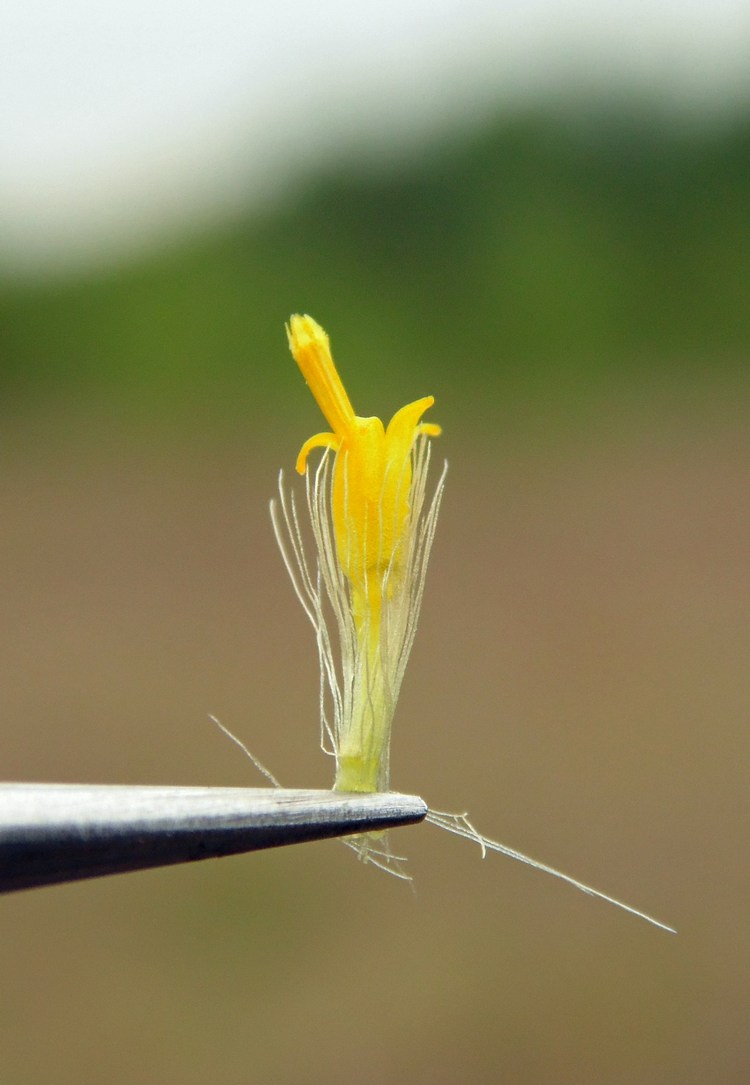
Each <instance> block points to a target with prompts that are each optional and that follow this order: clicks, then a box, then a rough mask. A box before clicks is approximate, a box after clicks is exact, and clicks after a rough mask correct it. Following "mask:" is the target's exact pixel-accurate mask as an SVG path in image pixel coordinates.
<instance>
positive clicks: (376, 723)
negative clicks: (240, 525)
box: [274, 316, 443, 791]
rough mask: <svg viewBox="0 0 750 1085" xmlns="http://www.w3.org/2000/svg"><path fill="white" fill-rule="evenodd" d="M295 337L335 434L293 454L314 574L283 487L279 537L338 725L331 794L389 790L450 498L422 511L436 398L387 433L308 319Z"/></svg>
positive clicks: (327, 728) (297, 323)
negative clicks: (393, 747) (395, 731)
mask: <svg viewBox="0 0 750 1085" xmlns="http://www.w3.org/2000/svg"><path fill="white" fill-rule="evenodd" d="M287 335H288V337H289V346H290V349H291V351H292V354H293V356H294V358H295V360H296V362H297V364H298V365H299V367H300V369H301V371H302V373H303V375H304V377H305V380H306V381H307V383H308V385H309V386H310V390H311V391H312V393H313V395H314V396H315V399H316V400H317V403H318V406H319V407H320V409H321V411H322V412H323V415H324V416H325V418H326V421H327V422H328V424H329V425H330V427H331V430H330V431H329V432H325V433H318V434H315V436H313V437H310V439H309V440H307V441H305V443H304V445H303V446H302V449H301V451H300V453H299V456H298V457H297V471H298V472H299V473H300V474H303V475H304V474H307V476H308V486H307V500H308V506H309V511H310V519H311V523H312V530H313V535H314V538H315V543H316V549H317V564H316V569H315V570H313V569H311V567H310V565H309V563H308V560H307V556H306V554H305V552H304V544H303V540H302V536H301V533H300V530H299V521H298V518H297V515H296V510H295V509H294V507H293V502H290V501H289V500H288V499H287V498H286V496H285V494H284V492H283V490H282V491H281V504H280V508H281V515H280V516H279V514H278V511H276V512H275V515H274V523H275V526H276V533H277V537H278V538H279V543H280V545H281V547H282V552H283V553H284V556H285V559H286V562H287V567H288V568H289V571H290V574H291V575H292V580H293V582H294V584H295V588H296V589H297V593H298V595H300V598H301V599H302V601H303V605H305V607H306V609H307V612H308V615H309V616H310V618H311V620H312V622H313V625H314V626H315V629H316V633H317V639H318V646H319V650H320V654H321V676H322V681H323V685H324V687H327V688H328V692H329V694H330V699H331V701H332V703H333V715H334V720H333V723H332V724H331V723H330V722H329V721H328V719H327V717H326V716H325V715H324V719H323V731H324V735H326V736H327V737H328V739H329V746H330V747H331V752H332V753H333V754H334V755H335V757H336V782H335V787H336V788H337V789H338V790H342V791H377V790H381V791H384V790H387V788H388V783H389V771H388V751H389V742H390V729H391V721H392V718H393V712H394V709H395V705H396V699H397V697H398V692H399V688H400V685H401V680H402V678H403V673H404V668H405V666H406V661H407V658H408V655H409V651H410V650H411V645H412V641H413V639H414V633H415V630H416V622H417V617H418V614H419V607H420V604H421V599H422V590H423V587H424V578H425V573H426V566H427V559H428V556H429V551H430V547H431V544H432V538H433V534H434V528H435V521H436V519H437V513H438V508H439V504H440V497H441V494H442V484H443V479H442V478H441V480H440V482H439V483H438V487H437V489H436V491H435V494H434V496H433V498H432V500H431V501H430V502H429V504H428V505H427V506H425V484H426V474H427V467H428V464H429V443H428V441H427V438H429V437H437V436H438V434H439V433H440V427H439V426H437V425H435V424H434V423H429V422H423V421H422V416H423V414H424V413H425V411H426V410H427V409H428V408H429V407H431V406H432V404H433V402H434V400H433V398H432V396H426V397H424V398H423V399H419V400H416V402H414V403H409V404H407V406H405V407H402V408H401V410H400V411H397V412H396V414H395V415H394V416H393V418H392V419H391V421H390V422H389V424H388V426H387V427H385V426H384V425H383V423H382V421H381V420H380V419H379V418H361V417H359V416H358V415H356V414H355V413H354V408H353V407H352V405H351V402H350V400H349V397H348V395H347V393H346V390H345V389H344V386H343V384H342V382H341V378H340V377H339V375H338V372H337V371H336V367H335V365H334V362H333V358H332V356H331V349H330V345H329V341H328V336H327V335H326V333H325V332H324V331H323V329H322V328H321V327H320V325H319V324H317V323H316V321H314V320H313V319H312V317H309V316H293V317H292V318H291V320H290V322H289V327H288V328H287ZM317 448H322V449H324V450H326V453H328V452H333V453H334V454H335V459H334V463H333V470H332V473H329V461H328V455H324V456H323V458H322V460H321V462H320V464H319V465H318V468H317V470H316V472H315V473H314V477H313V479H312V480H311V478H310V472H308V456H309V454H310V452H312V451H313V449H317ZM290 556H292V557H293V560H290ZM321 585H322V588H323V590H322V591H321ZM326 601H327V605H326ZM326 610H328V611H329V612H330V611H332V612H333V615H334V617H335V620H336V624H337V626H338V641H339V646H340V649H341V659H340V661H337V660H336V659H335V658H334V655H333V652H332V643H331V641H332V638H331V636H330V634H329V631H328V624H327V619H326ZM322 700H324V698H322Z"/></svg>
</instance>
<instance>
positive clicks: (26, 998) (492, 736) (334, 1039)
mask: <svg viewBox="0 0 750 1085" xmlns="http://www.w3.org/2000/svg"><path fill="white" fill-rule="evenodd" d="M748 398H750V397H749V396H748V394H747V391H744V392H741V393H739V394H738V393H736V392H732V391H731V390H728V391H726V392H720V391H718V390H717V391H715V392H711V391H710V390H709V391H707V390H706V389H702V390H698V391H697V392H695V395H694V396H693V397H692V398H691V397H690V396H689V395H683V396H682V398H680V399H673V397H672V396H671V393H670V391H669V390H668V389H663V390H662V392H661V393H660V394H658V395H655V396H653V397H649V402H648V404H647V405H642V406H641V407H639V408H636V407H632V406H631V407H630V408H627V412H628V416H627V418H626V419H623V415H622V411H623V408H622V405H621V404H619V403H616V402H614V401H613V402H611V403H602V405H601V409H600V410H599V411H598V412H593V413H592V415H591V418H592V419H594V418H595V421H590V422H588V423H587V424H586V425H585V426H584V427H583V428H582V429H581V431H579V432H577V433H575V434H573V433H570V432H568V433H567V434H559V435H557V436H549V435H548V436H547V437H545V438H544V439H542V438H541V437H540V434H539V433H536V434H533V435H532V434H531V433H530V432H529V431H527V430H525V429H524V427H523V426H522V425H521V426H519V427H518V428H517V429H516V430H514V431H512V432H498V433H497V434H489V435H488V434H487V432H483V428H482V425H481V421H480V419H479V418H477V419H476V420H475V424H476V431H477V433H476V435H475V434H470V433H469V432H468V431H467V430H466V429H465V428H464V431H463V432H459V433H456V432H452V431H451V430H448V431H447V432H446V435H445V437H444V438H443V439H442V441H441V445H440V450H441V452H443V453H444V454H445V455H446V456H448V458H449V460H450V464H451V468H450V473H449V478H448V486H447V493H446V500H445V504H444V512H443V517H442V522H441V525H440V529H439V532H438V536H437V540H436V544H435V549H434V552H433V557H432V565H431V570H430V577H429V582H428V590H427V594H426V599H425V605H424V610H423V616H422V624H421V628H420V631H419V635H418V637H417V642H416V646H415V650H414V654H413V657H412V662H411V665H410V670H409V672H408V673H407V679H406V683H405V688H404V691H403V695H402V701H401V704H400V706H399V711H398V714H397V719H396V725H395V731H394V744H393V766H394V781H393V782H394V786H395V787H397V788H399V789H401V790H405V791H412V792H417V793H420V794H422V795H424V797H425V798H426V799H427V800H428V801H429V802H430V803H431V804H433V805H435V806H436V807H438V808H441V809H453V810H463V809H468V810H470V812H471V814H472V817H473V820H474V821H475V822H476V824H477V825H478V826H479V827H480V828H481V829H482V830H483V831H485V832H487V833H488V834H490V835H496V836H497V837H498V838H499V839H501V840H503V841H505V842H507V843H509V844H511V845H513V846H516V847H518V848H520V849H523V850H526V851H528V852H530V853H531V854H532V855H537V856H539V858H541V859H544V860H546V861H547V862H550V863H552V864H554V865H557V866H560V867H562V868H563V869H565V870H568V871H570V872H571V873H573V874H575V875H576V876H578V877H580V878H582V879H585V880H589V881H591V882H592V883H593V884H595V885H597V886H598V887H600V888H602V889H604V890H606V891H608V892H610V893H613V894H615V895H619V896H621V897H623V898H625V899H626V900H628V901H629V902H632V903H633V904H635V905H636V906H638V907H642V908H644V909H646V910H648V911H652V912H653V913H654V914H656V915H657V916H659V917H660V918H662V919H664V920H666V921H668V922H670V923H673V924H674V925H675V926H677V927H678V928H679V931H680V933H679V935H678V936H677V937H676V938H675V937H671V936H669V935H667V934H663V933H661V932H659V931H656V930H654V929H652V928H650V927H648V926H647V925H646V924H644V923H641V922H639V921H637V920H634V919H633V918H632V917H630V916H627V915H625V914H623V913H621V912H618V911H616V910H615V909H613V908H611V907H608V906H607V905H605V904H602V903H600V902H595V901H593V900H590V899H587V898H586V897H585V896H583V895H581V894H578V893H576V892H574V891H573V890H571V889H569V888H567V887H565V886H563V885H562V884H559V883H556V882H555V881H553V880H551V879H549V878H547V877H545V876H543V875H541V874H538V873H535V872H532V871H530V870H528V869H527V868H524V867H521V866H520V865H518V864H514V863H512V862H510V861H509V860H504V859H501V858H499V857H494V858H490V859H488V860H487V861H486V862H484V863H483V862H481V860H480V858H479V855H478V853H477V850H476V849H475V848H473V847H471V846H470V845H469V844H466V843H462V842H459V841H456V840H454V839H452V838H449V837H447V836H444V835H441V834H439V833H438V832H437V831H436V830H434V829H430V828H427V827H423V826H422V827H415V828H410V829H407V830H403V831H402V832H400V833H399V834H398V837H397V838H394V840H395V842H396V843H397V847H398V849H401V850H402V851H403V852H404V853H406V854H408V855H409V857H410V862H411V870H412V873H413V874H414V877H415V885H416V892H415V893H411V892H410V891H409V889H408V888H406V887H404V885H403V884H401V883H399V882H397V881H396V880H394V879H389V878H387V877H385V876H384V875H381V874H379V873H378V872H376V871H374V870H372V869H368V868H364V867H362V866H360V865H358V864H357V862H356V861H355V860H354V859H353V857H351V856H350V854H349V853H348V852H347V851H346V850H345V849H344V848H342V847H340V846H338V845H335V844H330V843H329V844H315V845H310V846H306V847H298V848H290V849H284V850H281V851H278V852H276V853H273V854H264V855H258V856H252V857H246V858H236V859H227V860H222V861H220V862H211V863H205V864H198V865H195V866H192V867H190V868H187V867H186V868H181V869H174V870H167V871H163V872H149V873H144V874H139V875H129V876H123V877H117V878H110V879H103V880H101V881H98V882H91V883H82V884H80V885H76V886H70V887H64V888H59V889H49V890H41V891H35V892H31V893H25V894H18V895H15V896H12V897H8V898H5V899H2V900H0V923H1V924H2V932H3V933H2V938H1V939H0V945H1V946H2V949H1V950H0V975H1V976H2V979H1V981H0V991H1V992H2V995H1V999H2V1001H1V1003H0V1081H2V1082H3V1083H5V1082H7V1083H9V1085H32V1083H33V1085H37V1083H39V1082H49V1083H55V1085H87V1083H92V1085H93V1083H100V1082H107V1083H109V1085H119V1083H126V1082H127V1083H132V1082H139V1081H159V1082H163V1083H166V1082H175V1083H177V1082H179V1083H180V1085H194V1083H195V1085H205V1083H207V1082H211V1083H212V1085H224V1083H235V1082H248V1083H250V1082H259V1083H277V1082H278V1083H282V1082H290V1081H300V1082H311V1083H316V1082H325V1083H327V1085H332V1083H342V1085H343V1083H346V1082H355V1081H356V1082H363V1083H370V1082H372V1083H375V1082H402V1081H403V1082H409V1083H418V1085H421V1083H424V1085H427V1083H433V1082H458V1081H462V1082H494V1081H507V1082H514V1083H527V1082H528V1083H530V1085H532V1083H537V1085H538V1083H547V1082H549V1083H555V1085H559V1083H568V1082H570V1083H576V1085H585V1083H592V1085H593V1083H597V1085H602V1083H608V1085H609V1083H611V1085H623V1083H639V1085H640V1083H647V1085H667V1083H669V1085H673V1083H674V1085H677V1083H680V1085H689V1083H695V1085H698V1083H701V1085H703V1083H705V1082H708V1081H711V1082H726V1083H730V1082H731V1083H734V1082H736V1083H738V1085H739V1083H744V1082H746V1081H747V1080H748V1079H750V1040H749V1039H748V1033H747V1007H748V1003H749V995H750V990H749V986H750V984H749V981H748V963H749V962H750V935H749V932H748V923H747V902H748V899H749V898H750V872H749V871H748V864H747V861H746V850H747V849H746V841H747V812H748V799H747V796H748V787H747V773H748V765H749V763H750V735H749V733H748V726H747V725H748V705H749V704H750V667H749V666H748V656H749V645H750V637H749V634H750V567H749V565H748V554H749V553H750V548H749V547H748V536H749V535H750V432H749V430H748V425H747V417H748V415H747V408H748V406H750V404H748V402H747V400H748ZM435 417H436V418H438V414H437V413H436V415H435ZM306 436H308V434H307V433H305V432H301V433H298V434H294V435H290V434H288V433H286V432H280V433H278V434H276V433H273V432H272V431H271V430H270V428H269V435H267V437H266V438H264V439H263V440H260V439H258V438H255V439H252V440H251V439H248V438H247V437H246V436H243V435H235V436H231V435H226V434H225V435H224V436H223V437H217V436H216V435H215V434H211V433H203V432H196V433H194V434H191V435H189V436H184V435H183V436H182V437H177V436H175V438H174V439H173V440H172V441H171V442H165V440H164V437H163V434H162V433H161V431H159V432H155V433H154V434H153V435H151V434H150V433H149V431H148V427H147V425H146V424H145V423H144V424H143V425H142V427H141V428H136V427H134V426H132V425H131V426H128V425H125V424H123V423H120V422H118V421H117V419H115V418H110V417H108V414H107V410H106V407H105V406H104V405H102V404H99V405H98V406H96V407H93V406H92V407H91V408H88V407H86V406H84V405H82V406H81V407H80V408H78V409H77V410H76V411H71V412H68V413H65V414H63V413H58V412H56V411H54V410H52V409H51V410H50V413H49V414H46V415H45V414H44V413H43V412H41V411H36V412H27V413H26V414H25V415H24V414H21V415H19V416H18V417H17V418H15V420H14V421H13V422H12V424H10V426H8V425H7V424H6V429H5V433H4V436H3V441H2V448H3V451H2V453H1V454H0V510H1V513H0V515H1V517H2V519H1V523H2V530H1V531H0V554H1V555H2V556H1V557H0V576H1V577H2V592H1V597H2V610H3V620H2V627H1V630H0V668H1V669H2V684H1V688H2V701H3V713H2V716H3V719H2V750H1V755H2V775H3V777H4V778H6V779H36V780H71V781H73V780H77V781H101V782H108V781H109V782H119V781H122V782H130V783H150V782H154V783H171V784H181V783H184V784H189V783H200V784H217V785H243V784H250V785H255V784H257V783H259V782H260V781H258V779H257V777H256V775H255V774H254V771H253V769H252V766H251V765H250V764H249V763H248V762H246V761H245V760H244V759H243V758H242V756H241V754H240V753H239V752H238V751H237V750H236V748H235V747H234V746H233V745H232V744H231V743H229V742H228V741H227V740H226V739H225V738H223V737H222V736H221V735H220V734H218V733H217V732H216V730H215V729H214V728H212V726H211V725H210V724H209V722H208V719H207V714H208V713H209V712H214V713H216V714H217V715H218V716H219V717H220V718H221V719H222V721H223V722H224V723H225V724H226V725H227V726H229V727H230V728H232V729H233V730H234V731H235V732H236V733H237V734H238V735H240V736H241V737H242V738H243V740H245V741H246V742H247V743H248V744H249V745H250V746H251V747H252V749H253V750H254V751H255V752H257V754H258V755H259V756H260V757H261V758H262V760H264V761H265V762H266V763H267V764H268V765H269V766H270V767H272V769H273V771H274V772H275V773H277V775H278V776H279V777H280V778H281V779H282V781H283V782H284V783H285V784H288V785H289V786H328V784H329V783H330V780H331V778H332V770H331V765H330V764H329V762H328V761H327V759H326V758H325V757H324V756H323V755H322V754H321V753H320V752H319V751H318V749H317V719H316V704H317V665H316V660H315V653H314V644H313V640H312V635H311V631H310V629H309V628H308V627H307V626H306V621H305V619H304V616H303V614H302V612H301V610H300V609H299V607H298V605H297V603H296V601H295V599H294V598H293V595H292V591H291V588H290V586H289V584H288V583H287V580H286V574H285V572H284V570H283V567H282V565H281V562H280V560H279V558H278V555H277V554H276V553H275V549H274V544H273V540H272V536H271V530H270V526H269V522H268V515H267V511H266V503H267V500H268V498H269V497H270V496H271V495H272V493H273V490H274V486H275V477H276V473H277V470H278V467H279V466H280V465H282V464H283V463H286V465H287V466H288V467H291V465H292V463H293V457H294V455H295V454H296V451H297V446H298V445H299V444H300V443H301V441H302V440H303V439H304V438H305V437H306Z"/></svg>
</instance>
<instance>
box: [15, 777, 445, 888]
mask: <svg viewBox="0 0 750 1085" xmlns="http://www.w3.org/2000/svg"><path fill="white" fill-rule="evenodd" d="M426 814H427V806H426V804H425V803H424V801H423V800H422V799H420V798H418V797H417V796H416V795H398V794H395V793H388V794H371V795H364V794H354V793H350V792H341V791H305V790H297V789H293V790H290V789H286V788H252V787H248V788H241V787H131V786H128V785H124V784H112V785H110V784H18V783H9V784H0V893H9V892H12V891H13V890H16V889H31V888H33V887H35V886H41V885H53V884H55V883H59V882H71V881H78V880H79V879H82V878H95V877H98V876H99V875H102V874H116V873H119V872H123V871H128V870H143V869H145V868H147V867H160V866H169V865H170V864H173V863H189V862H193V861H194V860H197V859H210V858H216V857H219V856H222V855H235V854H238V853H240V852H248V851H258V850H260V849H262V848H275V847H279V846H280V845H282V844H298V843H304V842H305V841H310V840H323V839H325V838H327V837H337V836H347V835H349V834H357V833H365V832H370V831H372V830H378V829H380V830H382V829H387V828H391V827H393V826H397V825H409V824H412V823H414V822H417V821H422V820H423V819H424V817H425V816H426Z"/></svg>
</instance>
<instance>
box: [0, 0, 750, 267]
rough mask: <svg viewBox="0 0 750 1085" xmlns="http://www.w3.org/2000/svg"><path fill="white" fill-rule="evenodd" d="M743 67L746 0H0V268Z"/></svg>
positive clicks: (730, 85) (727, 84) (733, 84)
mask: <svg viewBox="0 0 750 1085" xmlns="http://www.w3.org/2000/svg"><path fill="white" fill-rule="evenodd" d="M749 72H750V4H749V3H748V0H682V2H679V3H678V2H675V0H661V2H660V3H658V4H655V3H654V2H653V0H619V2H616V0H378V2H377V3H375V2H368V3H359V2H357V0H317V2H315V3H307V2H302V0H273V2H268V3H263V2H253V0H244V2H240V0H214V2H212V3H208V2H206V0H200V2H197V0H65V3H62V2H60V0H3V2H2V5H1V6H0V270H1V269H2V268H3V267H4V270H5V274H8V273H9V272H10V271H12V270H13V269H14V268H15V269H16V270H20V269H22V268H26V269H27V270H28V271H30V272H31V271H33V269H34V268H35V267H39V268H42V267H44V265H45V264H47V263H49V262H50V261H52V262H53V263H55V262H59V263H64V262H66V261H69V260H72V261H73V262H76V261H86V260H87V259H89V258H90V257H92V258H99V257H101V256H102V255H104V254H106V253H107V251H109V252H110V253H113V254H115V256H116V255H117V253H118V252H124V251H127V250H128V248H130V249H134V248H135V249H137V248H138V246H140V245H142V244H145V243H147V242H148V239H149V238H151V237H159V236H165V235H166V234H168V233H169V231H170V230H180V229H183V228H184V226H185V223H186V222H187V221H189V220H192V221H194V222H196V221H197V222H202V221H207V220H208V219H210V218H211V217H212V216H217V215H218V216H220V215H222V214H225V213H226V210H227V208H228V207H230V208H231V207H232V206H234V205H239V204H247V203H250V202H251V201H252V200H253V199H255V200H261V199H269V198H273V196H274V194H277V193H278V192H280V191H282V192H283V190H284V189H285V188H286V187H287V186H288V185H289V184H293V183H295V179H297V178H299V177H300V176H301V175H303V174H304V172H305V170H306V169H307V168H308V166H309V164H310V163H311V162H312V161H314V160H315V159H316V158H320V157H323V156H324V155H325V154H326V153H327V152H329V151H331V150H335V149H336V148H337V147H338V146H342V145H344V146H346V145H349V146H351V145H354V146H359V147H362V148H367V147H369V148H370V153H371V155H372V156H373V158H375V157H376V156H377V154H381V155H382V154H383V153H384V151H385V148H387V147H389V146H394V145H399V143H400V145H401V146H402V147H405V146H408V145H409V144H410V143H413V142H414V140H415V138H416V141H417V144H418V140H419V138H424V137H425V136H426V135H428V134H429V132H430V131H431V130H434V128H435V127H436V126H439V125H441V124H442V123H444V121H445V118H446V116H447V117H451V116H454V117H458V118H461V117H462V116H464V115H465V116H466V117H467V118H469V119H471V118H476V117H477V116H478V115H481V114H483V113H486V112H489V111H490V109H491V108H497V107H498V106H502V105H503V104H504V103H505V104H507V106H508V108H512V106H513V105H514V104H515V103H517V102H518V101H522V100H524V99H527V98H528V97H529V96H534V95H537V94H540V93H541V92H543V91H544V89H545V88H550V87H552V88H553V89H557V88H559V87H562V88H567V89H568V90H570V89H575V88H576V87H578V88H579V93H580V89H581V88H590V89H589V91H588V93H592V94H595V93H597V92H598V88H601V89H602V90H607V89H611V88H616V87H617V86H623V87H625V88H628V87H636V88H637V87H639V86H640V87H645V88H647V89H650V90H651V91H656V93H658V94H663V95H664V96H666V97H668V98H670V99H672V100H674V101H678V102H682V103H683V104H684V103H693V104H698V105H701V106H705V105H706V103H721V102H722V101H729V100H731V99H734V100H741V99H742V97H743V96H747V95H748V94H749V93H750V77H749V76H748V73H749ZM373 148H374V149H373Z"/></svg>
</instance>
